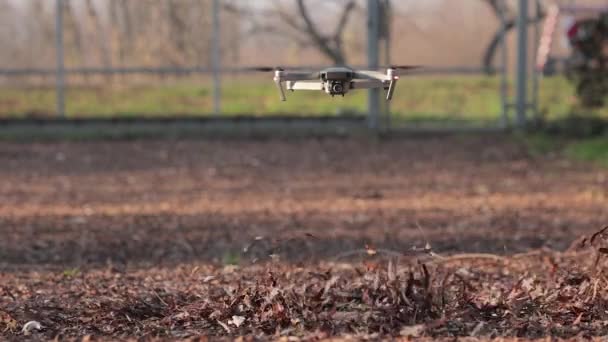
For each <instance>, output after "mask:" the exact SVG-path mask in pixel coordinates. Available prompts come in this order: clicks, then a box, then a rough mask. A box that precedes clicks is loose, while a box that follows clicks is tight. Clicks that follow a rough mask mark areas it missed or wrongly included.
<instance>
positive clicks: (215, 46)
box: [211, 0, 222, 115]
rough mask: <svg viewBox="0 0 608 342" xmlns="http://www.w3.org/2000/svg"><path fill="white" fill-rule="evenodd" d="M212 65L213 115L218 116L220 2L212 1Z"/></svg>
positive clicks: (217, 0)
mask: <svg viewBox="0 0 608 342" xmlns="http://www.w3.org/2000/svg"><path fill="white" fill-rule="evenodd" d="M212 12H213V30H212V31H213V32H212V35H213V37H212V41H213V42H212V47H211V49H212V50H213V51H212V57H211V59H212V64H213V113H214V114H215V115H220V113H221V111H222V109H221V98H222V93H221V91H222V89H221V78H220V68H221V62H222V60H221V58H222V56H221V44H220V0H213V9H212Z"/></svg>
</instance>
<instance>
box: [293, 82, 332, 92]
mask: <svg viewBox="0 0 608 342" xmlns="http://www.w3.org/2000/svg"><path fill="white" fill-rule="evenodd" d="M287 89H288V90H323V83H322V82H311V81H309V82H306V81H287Z"/></svg>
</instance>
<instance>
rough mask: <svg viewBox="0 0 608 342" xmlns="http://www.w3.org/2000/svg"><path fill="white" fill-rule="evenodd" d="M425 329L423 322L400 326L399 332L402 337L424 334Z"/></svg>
mask: <svg viewBox="0 0 608 342" xmlns="http://www.w3.org/2000/svg"><path fill="white" fill-rule="evenodd" d="M425 329H426V327H425V326H424V324H418V325H411V326H408V327H403V328H401V332H400V333H399V334H400V335H401V336H403V337H420V336H422V334H424V330H425Z"/></svg>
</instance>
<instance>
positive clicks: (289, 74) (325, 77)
mask: <svg viewBox="0 0 608 342" xmlns="http://www.w3.org/2000/svg"><path fill="white" fill-rule="evenodd" d="M417 68H419V66H412V65H400V66H389V67H385V68H379V69H386V72H385V73H383V72H380V71H377V70H355V69H353V68H350V67H343V66H336V67H329V68H325V69H323V70H321V71H318V72H308V71H295V70H293V71H286V70H285V69H283V68H282V67H253V68H250V69H251V70H253V71H261V72H271V71H274V82H275V83H276V85H277V88H278V89H279V94H280V96H281V101H286V100H287V99H286V97H285V86H286V88H287V90H291V91H295V90H320V91H324V92H325V93H327V94H329V95H331V96H332V97H334V96H336V95H342V96H344V95H345V94H346V93H348V92H349V91H350V90H355V89H375V88H382V89H384V90H386V100H387V101H390V100H391V99H392V98H393V93H394V92H395V87H396V85H397V81H398V80H399V76H402V75H404V74H406V73H407V72H408V71H409V70H412V69H417ZM284 84H285V86H284Z"/></svg>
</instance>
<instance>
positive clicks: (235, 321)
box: [228, 316, 245, 328]
mask: <svg viewBox="0 0 608 342" xmlns="http://www.w3.org/2000/svg"><path fill="white" fill-rule="evenodd" d="M244 322H245V317H243V316H232V319H231V320H230V321H228V323H231V324H232V325H234V326H235V327H237V328H238V327H240V326H241V324H243V323H244Z"/></svg>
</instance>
